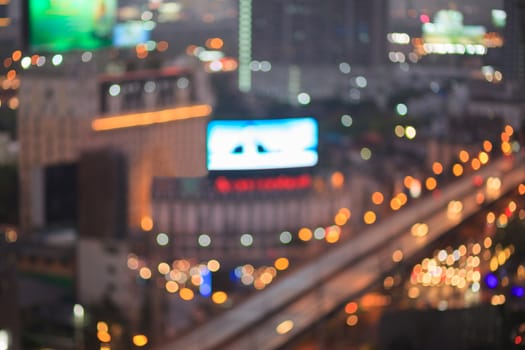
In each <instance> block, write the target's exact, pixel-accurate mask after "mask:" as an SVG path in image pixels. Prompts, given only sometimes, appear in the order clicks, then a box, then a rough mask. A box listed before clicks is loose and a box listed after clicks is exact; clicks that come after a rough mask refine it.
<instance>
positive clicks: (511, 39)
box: [503, 0, 525, 85]
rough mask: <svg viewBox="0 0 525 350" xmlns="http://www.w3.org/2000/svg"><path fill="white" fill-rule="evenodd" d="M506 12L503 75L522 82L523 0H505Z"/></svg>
mask: <svg viewBox="0 0 525 350" xmlns="http://www.w3.org/2000/svg"><path fill="white" fill-rule="evenodd" d="M504 8H505V12H506V14H507V18H506V27H505V33H504V34H505V43H506V44H505V46H504V49H503V52H504V62H503V76H504V77H505V80H506V81H509V82H511V83H514V84H518V85H519V84H520V83H521V84H523V81H524V80H525V2H524V1H522V0H505V2H504Z"/></svg>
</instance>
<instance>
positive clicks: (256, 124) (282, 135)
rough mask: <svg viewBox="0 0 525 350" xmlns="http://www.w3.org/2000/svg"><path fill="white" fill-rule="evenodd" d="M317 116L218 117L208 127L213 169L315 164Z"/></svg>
mask: <svg viewBox="0 0 525 350" xmlns="http://www.w3.org/2000/svg"><path fill="white" fill-rule="evenodd" d="M317 145H318V124H317V121H316V120H315V119H314V118H287V119H268V120H214V121H210V122H209V124H208V130H207V167H208V170H210V171H215V170H217V171H223V170H224V171H229V170H263V169H286V168H302V167H312V166H314V165H316V164H317V161H318V153H317Z"/></svg>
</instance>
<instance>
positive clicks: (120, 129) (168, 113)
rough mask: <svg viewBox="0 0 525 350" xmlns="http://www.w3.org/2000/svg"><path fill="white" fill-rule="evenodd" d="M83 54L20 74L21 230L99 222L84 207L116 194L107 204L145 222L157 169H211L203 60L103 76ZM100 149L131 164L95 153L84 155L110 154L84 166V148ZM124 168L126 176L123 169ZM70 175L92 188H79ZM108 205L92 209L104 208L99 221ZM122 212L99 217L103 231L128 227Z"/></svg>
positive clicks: (191, 172)
mask: <svg viewBox="0 0 525 350" xmlns="http://www.w3.org/2000/svg"><path fill="white" fill-rule="evenodd" d="M78 56H79V55H76V54H74V53H71V54H68V55H66V56H65V57H64V62H63V63H62V64H61V65H60V66H59V67H53V68H51V67H43V68H41V69H40V70H37V69H36V68H34V69H33V70H31V71H28V72H27V73H26V74H25V75H24V78H23V79H24V84H23V86H22V88H21V90H20V101H21V108H20V110H19V118H18V137H19V142H20V153H19V177H20V225H21V228H22V230H23V231H24V232H27V231H32V230H34V229H38V228H43V227H47V226H49V225H64V224H73V225H75V224H76V223H80V224H82V227H84V228H85V229H86V230H87V231H91V230H95V231H96V230H97V227H95V226H93V225H92V224H88V223H89V221H90V220H91V219H92V218H89V217H88V218H86V217H84V216H83V213H86V211H87V210H88V209H86V208H84V207H85V206H86V205H87V206H96V205H97V204H96V203H97V202H100V201H101V200H103V199H104V198H110V197H111V200H112V201H113V200H115V201H117V202H115V203H113V202H107V203H106V205H107V207H104V208H106V209H107V210H108V211H109V210H111V211H113V212H114V214H115V215H117V214H118V215H119V217H123V216H122V215H124V214H122V215H121V214H120V213H121V212H124V211H125V212H126V214H125V216H126V217H127V218H128V225H129V227H132V228H138V227H140V224H141V222H142V220H146V221H147V219H148V218H149V217H150V215H151V209H150V187H151V183H152V178H153V177H154V176H186V177H192V176H202V175H204V174H206V167H205V137H206V135H205V132H204V130H205V125H206V122H207V117H208V115H209V114H210V113H211V104H212V103H213V102H212V99H213V98H212V97H211V94H210V93H209V91H208V88H207V84H206V80H205V76H203V75H202V74H201V72H200V71H199V70H198V69H197V68H192V67H190V66H188V67H184V68H183V67H177V66H172V67H170V68H166V69H160V70H146V71H133V72H128V73H124V74H117V75H111V74H109V75H107V74H106V75H104V74H97V71H96V69H95V68H94V67H95V66H96V64H94V63H93V62H92V63H93V65H91V64H89V63H82V62H80V58H79V57H78ZM58 57H62V56H58ZM73 71H74V72H75V74H71V72H73ZM79 81H82V83H81V84H79ZM160 124H162V125H160ZM101 149H113V150H115V151H116V152H118V153H120V154H122V156H123V157H124V159H125V164H127V165H126V166H124V165H121V163H124V162H120V161H119V160H118V159H117V160H116V161H114V162H113V161H112V159H106V158H107V157H106V158H104V156H100V159H98V161H97V160H93V159H91V158H85V160H86V161H87V162H88V163H97V162H102V161H104V160H105V159H106V162H105V163H104V164H106V165H104V166H106V167H107V169H105V170H104V169H94V168H93V169H92V170H93V171H92V172H91V173H90V172H85V171H83V169H84V167H83V162H82V161H81V160H82V156H83V155H84V154H88V153H91V152H95V151H98V150H101ZM117 158H118V157H117ZM86 164H87V163H86ZM99 165H102V163H100V164H99ZM88 167H89V166H88ZM122 169H124V170H122ZM95 170H96V171H95ZM104 172H105V175H106V176H105V177H104ZM124 172H126V173H127V176H121V173H124ZM77 173H78V176H77ZM73 178H78V179H79V180H80V185H83V186H85V187H86V189H87V188H89V189H88V190H86V189H82V191H77V189H78V187H77V182H76V181H74V180H72V179H73ZM101 178H105V180H104V181H106V183H104V184H102V183H101V182H100V181H101V180H100V179H101ZM61 179H62V180H61ZM97 179H99V180H97ZM66 180H67V181H66ZM57 183H60V184H58V185H57ZM88 185H89V187H88ZM122 187H124V188H125V189H126V190H121V189H122ZM89 191H94V192H96V191H98V192H99V194H100V196H98V197H97V196H96V195H90V193H89ZM124 192H126V193H124ZM75 193H76V195H75ZM80 196H82V197H83V198H84V199H85V201H83V199H82V198H80ZM121 197H126V198H127V208H126V209H125V210H124V209H122V208H120V204H119V203H120V202H121V201H122V200H120V199H119V198H121ZM79 201H81V203H80V204H81V205H80V209H82V212H81V213H80V214H81V215H80V217H77V212H76V210H72V209H71V208H72V206H73V205H74V203H77V204H78V203H79ZM113 204H114V205H113ZM53 208H55V209H57V210H55V209H53ZM104 208H102V207H101V208H98V209H99V211H94V212H93V215H95V216H97V215H98V214H100V216H99V217H98V219H97V220H106V219H105V217H104V213H103V210H104ZM68 212H70V215H67V213H68ZM119 217H113V218H111V219H108V220H109V221H107V222H99V224H100V226H99V227H98V229H101V228H103V227H104V229H103V230H102V231H104V232H98V233H97V234H98V235H102V236H104V235H105V236H107V235H108V234H107V233H106V231H108V230H109V231H121V230H122V226H123V225H122V223H121V222H120V221H119V220H120V219H119ZM77 219H80V220H79V221H77ZM86 222H87V223H86ZM115 234H116V235H122V232H115Z"/></svg>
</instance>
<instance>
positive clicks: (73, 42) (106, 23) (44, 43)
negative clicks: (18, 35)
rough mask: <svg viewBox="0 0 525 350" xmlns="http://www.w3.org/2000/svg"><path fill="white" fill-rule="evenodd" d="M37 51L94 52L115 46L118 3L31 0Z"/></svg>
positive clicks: (31, 41) (32, 41) (31, 34)
mask: <svg viewBox="0 0 525 350" xmlns="http://www.w3.org/2000/svg"><path fill="white" fill-rule="evenodd" d="M28 6H29V9H28V10H29V11H28V12H29V44H30V46H31V49H33V50H35V51H48V52H63V51H70V50H92V49H97V48H101V47H105V46H109V45H111V43H112V35H113V26H114V24H115V13H116V9H117V0H29V5H28Z"/></svg>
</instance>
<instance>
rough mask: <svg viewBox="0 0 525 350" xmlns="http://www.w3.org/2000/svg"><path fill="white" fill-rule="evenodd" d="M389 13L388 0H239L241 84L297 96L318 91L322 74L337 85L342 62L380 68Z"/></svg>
mask: <svg viewBox="0 0 525 350" xmlns="http://www.w3.org/2000/svg"><path fill="white" fill-rule="evenodd" d="M387 14H388V6H387V1H385V0H371V1H366V2H363V1H355V0H353V1H344V0H330V1H322V0H293V1H279V0H268V1H260V0H240V1H239V88H240V89H241V90H244V91H249V90H250V89H251V88H252V79H253V87H254V89H255V90H261V89H262V90H264V89H266V90H268V89H269V88H271V89H272V90H274V91H273V92H270V94H273V95H275V96H281V97H282V96H288V95H290V98H292V99H293V98H294V96H295V95H296V94H297V93H298V92H300V91H305V90H306V91H309V92H310V93H312V94H313V95H316V92H315V89H317V88H319V78H320V77H321V78H322V77H325V78H326V79H325V81H328V80H329V81H331V82H332V84H336V85H337V84H338V82H337V81H338V79H337V76H333V77H332V76H331V74H335V75H337V74H339V69H338V67H339V65H340V64H341V63H343V64H344V65H345V68H343V70H348V71H349V70H350V66H352V67H356V66H357V67H363V68H365V69H366V68H368V67H372V66H373V67H377V66H378V65H381V64H382V63H383V62H385V61H386V57H387V55H386V33H387V23H388V21H387ZM346 67H348V68H346ZM264 73H267V74H264ZM261 74H264V75H265V76H261ZM252 75H253V77H252ZM328 85H330V84H328ZM323 90H325V91H330V90H333V89H332V87H329V86H326V87H324V88H323Z"/></svg>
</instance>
